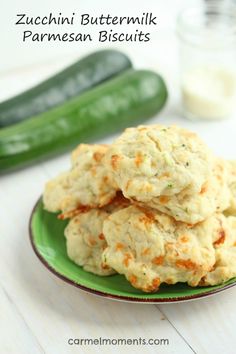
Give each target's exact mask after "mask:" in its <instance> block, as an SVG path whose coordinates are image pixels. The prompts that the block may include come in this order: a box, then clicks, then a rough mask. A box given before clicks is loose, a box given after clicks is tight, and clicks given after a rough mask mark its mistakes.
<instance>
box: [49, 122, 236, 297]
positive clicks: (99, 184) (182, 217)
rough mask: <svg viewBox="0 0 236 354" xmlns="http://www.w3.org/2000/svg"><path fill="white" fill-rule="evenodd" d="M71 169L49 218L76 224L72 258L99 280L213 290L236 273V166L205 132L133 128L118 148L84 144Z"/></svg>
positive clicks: (68, 233)
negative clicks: (123, 279) (220, 153)
mask: <svg viewBox="0 0 236 354" xmlns="http://www.w3.org/2000/svg"><path fill="white" fill-rule="evenodd" d="M71 162H72V167H71V169H70V170H69V171H67V172H64V173H62V174H61V175H59V176H58V177H56V178H54V179H53V180H51V181H49V182H48V183H47V184H46V187H45V191H44V195H43V202H44V207H45V209H46V210H48V211H49V212H60V213H61V214H60V215H59V216H58V218H59V219H65V218H68V219H69V220H68V224H67V226H66V228H65V233H64V234H65V238H66V246H67V254H68V257H69V258H70V259H71V260H72V261H73V262H75V263H76V264H77V265H78V266H81V267H83V269H84V270H85V271H88V272H91V273H94V274H96V275H98V276H114V277H115V276H116V273H119V274H122V275H124V276H125V277H126V279H127V280H128V282H130V283H131V284H132V286H133V287H135V288H137V289H139V290H141V291H144V292H155V291H158V289H159V287H160V286H161V284H163V283H166V284H170V285H173V284H176V283H177V282H184V283H187V284H188V285H189V286H193V287H195V286H211V285H212V286H213V285H217V284H221V283H224V282H226V281H228V280H230V279H231V278H233V277H236V162H234V161H226V160H223V159H220V158H218V157H216V156H214V154H213V153H212V152H211V151H210V150H209V149H208V147H207V146H206V145H205V143H203V142H202V141H201V140H200V138H198V137H197V135H196V134H194V133H192V132H189V131H187V130H185V129H183V128H180V127H175V126H171V127H165V126H163V125H150V126H139V127H137V128H128V129H126V130H125V131H124V133H123V134H122V135H121V136H120V137H119V138H118V139H117V140H116V141H115V142H114V143H113V144H111V145H85V144H81V145H79V146H78V147H77V148H76V149H75V150H74V151H73V152H72V159H71Z"/></svg>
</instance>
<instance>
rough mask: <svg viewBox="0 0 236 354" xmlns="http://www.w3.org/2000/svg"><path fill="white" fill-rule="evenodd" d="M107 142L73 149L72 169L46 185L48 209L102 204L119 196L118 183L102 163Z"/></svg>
mask: <svg viewBox="0 0 236 354" xmlns="http://www.w3.org/2000/svg"><path fill="white" fill-rule="evenodd" d="M107 149H108V147H107V146H105V145H86V144H81V145H79V146H78V148H77V149H75V150H74V151H73V152H72V168H71V170H70V171H68V172H64V173H62V174H61V175H60V176H58V177H56V178H54V179H53V180H51V181H49V182H48V183H47V184H46V187H45V191H44V195H43V201H44V207H45V209H46V210H48V211H51V212H56V211H62V212H63V213H65V214H66V213H67V214H68V215H70V212H72V211H73V210H75V209H76V208H78V207H80V206H86V207H102V206H104V205H106V204H108V203H109V202H110V201H111V200H112V199H113V198H114V197H115V195H116V191H117V189H118V188H117V186H116V184H115V182H114V180H113V178H112V176H111V174H110V173H109V171H108V170H107V169H106V167H105V166H104V164H103V158H104V154H105V153H106V151H107Z"/></svg>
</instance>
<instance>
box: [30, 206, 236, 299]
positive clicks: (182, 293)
mask: <svg viewBox="0 0 236 354" xmlns="http://www.w3.org/2000/svg"><path fill="white" fill-rule="evenodd" d="M66 224H67V222H66V221H61V220H58V219H57V217H56V215H55V214H52V213H48V212H47V211H45V210H44V209H43V204H42V200H41V199H40V200H39V201H38V202H37V203H36V205H35V207H34V209H33V211H32V215H31V218H30V225H29V229H30V240H31V244H32V246H33V249H34V251H35V253H36V255H37V256H38V258H39V259H40V260H41V261H42V263H43V264H44V265H45V266H46V267H47V268H48V270H50V271H51V272H52V273H54V274H55V275H57V276H58V277H59V278H61V279H62V280H64V281H66V282H67V283H70V284H71V285H74V286H76V287H78V288H80V289H82V290H85V291H87V292H90V293H93V294H96V295H100V296H103V297H107V298H111V299H116V300H122V301H130V302H141V303H163V302H164V303H169V302H180V301H187V300H193V299H197V298H202V297H206V296H209V295H213V294H215V293H218V292H220V291H222V290H225V289H227V288H230V287H232V286H234V285H235V284H236V278H234V279H231V280H230V281H228V282H227V283H225V284H223V285H217V286H212V287H197V288H192V287H189V286H187V285H186V284H182V283H178V284H175V285H164V284H163V285H161V287H160V290H159V291H158V292H157V293H153V294H147V293H143V292H141V291H139V290H137V289H135V288H133V287H132V286H131V285H130V284H129V283H128V281H127V280H126V279H125V277H124V276H122V275H118V274H116V275H110V276H108V277H100V276H98V275H94V274H91V273H88V272H86V271H84V270H83V269H82V268H81V267H79V266H77V265H76V264H75V263H73V262H72V261H70V259H69V258H68V256H67V254H66V242H65V237H64V228H65V226H66Z"/></svg>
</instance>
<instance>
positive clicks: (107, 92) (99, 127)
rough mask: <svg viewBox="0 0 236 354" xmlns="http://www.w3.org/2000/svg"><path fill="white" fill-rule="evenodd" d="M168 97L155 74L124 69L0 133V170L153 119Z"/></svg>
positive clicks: (26, 162) (12, 167) (35, 159)
mask: <svg viewBox="0 0 236 354" xmlns="http://www.w3.org/2000/svg"><path fill="white" fill-rule="evenodd" d="M166 99H167V88H166V85H165V83H164V81H163V79H162V78H161V76H159V75H158V74H156V73H154V72H151V71H145V70H140V71H136V70H132V69H131V70H129V71H127V72H125V73H123V74H122V75H120V76H117V77H116V78H114V79H112V80H109V81H107V82H105V83H103V84H102V85H99V86H97V87H95V88H94V89H92V90H91V91H88V92H86V93H84V94H83V95H81V96H80V97H76V98H73V99H71V100H70V101H68V102H66V103H65V104H64V105H62V106H58V107H56V108H54V109H52V110H50V111H48V112H45V113H42V114H41V115H38V116H36V117H33V118H31V119H29V120H26V121H24V122H21V123H19V124H15V125H13V126H12V127H8V128H4V129H2V130H1V131H0V172H4V171H8V170H10V169H14V168H16V167H18V166H22V165H26V164H28V163H29V162H35V161H38V160H40V159H42V158H45V157H49V156H51V155H55V154H58V153H60V152H63V151H65V150H67V149H68V148H70V147H72V146H75V145H77V144H79V143H81V142H89V141H91V140H92V139H97V138H101V137H102V136H104V135H107V134H110V133H114V132H116V131H119V130H120V129H123V128H125V127H127V126H133V125H135V124H137V123H140V122H141V121H143V120H145V119H147V118H149V117H151V116H153V115H155V114H156V113H158V112H159V111H160V110H161V108H162V107H163V106H164V104H165V102H166Z"/></svg>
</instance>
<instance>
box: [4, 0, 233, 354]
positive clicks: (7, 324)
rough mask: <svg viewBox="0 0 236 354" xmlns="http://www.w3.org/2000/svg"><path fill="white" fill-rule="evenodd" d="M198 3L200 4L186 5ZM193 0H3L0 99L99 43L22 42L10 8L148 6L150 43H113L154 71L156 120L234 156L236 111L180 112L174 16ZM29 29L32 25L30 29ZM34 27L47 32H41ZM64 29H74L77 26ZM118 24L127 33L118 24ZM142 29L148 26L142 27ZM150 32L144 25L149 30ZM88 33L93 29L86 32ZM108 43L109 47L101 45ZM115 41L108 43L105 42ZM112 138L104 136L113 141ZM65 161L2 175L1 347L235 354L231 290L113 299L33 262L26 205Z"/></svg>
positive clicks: (134, 10)
mask: <svg viewBox="0 0 236 354" xmlns="http://www.w3.org/2000/svg"><path fill="white" fill-rule="evenodd" d="M191 2H193V3H197V2H198V1H197V0H196V1H191ZM188 3H190V1H184V0H183V1H182V0H176V1H174V0H165V1H160V0H146V1H137V0H120V1H116V2H115V1H111V0H110V1H108V0H100V1H95V0H93V1H92V0H86V1H85V0H83V1H75V0H67V1H62V0H57V1H56V0H51V1H40V2H39V1H32V0H31V1H30V0H22V1H12V0H10V1H8V2H7V3H4V7H3V2H2V3H1V11H0V24H1V31H0V43H1V47H0V48H1V49H0V63H1V65H0V99H4V98H7V97H9V96H11V95H13V94H15V93H16V92H19V91H20V90H22V89H24V88H26V87H29V86H31V85H33V84H34V83H36V82H37V81H40V80H41V79H42V78H44V77H46V76H48V75H50V74H51V73H53V72H55V71H56V70H58V69H60V68H62V67H63V66H65V65H66V64H68V63H70V62H72V61H73V60H74V59H75V58H77V57H79V56H81V55H82V54H84V53H87V52H89V51H92V50H93V49H96V48H101V47H102V45H101V44H100V45H99V44H98V43H97V42H90V43H88V44H86V43H84V44H83V43H79V42H78V43H63V44H62V45H59V44H52V43H51V44H46V43H37V42H36V43H30V42H29V43H22V40H21V38H22V29H21V28H20V27H19V26H15V25H14V22H15V20H16V14H17V13H28V14H30V15H45V14H48V13H49V12H54V13H58V12H63V13H64V14H68V15H69V14H71V13H72V12H73V11H76V12H79V13H83V12H85V13H86V12H88V13H90V14H92V15H99V14H101V13H104V14H106V13H110V14H112V15H122V16H125V15H140V14H141V13H142V12H147V11H149V12H153V13H154V14H155V15H156V16H157V18H158V26H156V27H152V29H151V30H152V40H151V42H149V43H132V44H130V43H129V44H121V45H119V46H117V45H116V46H114V45H113V47H116V48H120V49H122V50H123V51H125V52H127V53H128V54H129V55H130V57H131V59H132V61H133V62H134V64H135V66H136V67H137V68H141V67H143V68H151V69H154V70H157V71H159V72H160V73H161V74H162V75H163V76H164V77H165V79H166V81H167V84H168V88H169V92H170V98H169V102H168V105H167V107H166V108H165V110H164V111H163V112H162V113H161V114H160V115H159V116H158V117H155V118H154V119H153V120H152V121H153V122H162V123H166V124H169V123H177V124H180V125H182V126H186V127H188V128H191V129H192V130H195V131H197V132H198V133H199V134H200V135H201V136H202V137H203V138H204V139H205V140H206V141H207V142H208V144H209V145H210V147H211V148H213V149H214V151H215V152H216V153H217V154H218V155H221V156H223V157H225V158H235V156H236V151H235V150H236V149H235V148H236V142H235V136H236V134H235V133H236V117H231V118H230V119H228V120H225V121H222V122H210V123H209V122H200V121H198V122H190V121H187V120H185V119H184V118H183V117H182V112H181V105H180V101H179V86H178V51H177V39H176V35H175V21H176V15H177V13H178V12H179V11H180V9H181V8H182V7H184V6H185V5H186V4H188ZM36 30H39V27H37V29H36ZM40 30H43V31H46V30H45V29H44V28H41V29H40ZM69 30H70V31H75V32H80V28H77V27H76V26H75V27H74V28H73V30H72V29H71V28H69ZM124 30H130V29H127V28H125V27H124V28H123V31H124ZM143 30H145V28H143ZM146 30H148V28H146ZM87 31H89V32H92V31H94V29H93V28H90V29H89V30H88V29H87ZM107 46H108V44H106V47H107ZM111 46H112V45H111ZM113 138H114V137H108V138H107V139H105V140H104V141H106V142H110V141H112V139H113ZM68 166H69V154H64V155H63V156H61V157H58V158H55V159H53V160H50V161H47V162H45V163H41V164H37V165H36V166H33V167H29V168H27V169H25V170H21V171H18V172H15V173H11V174H8V175H5V176H2V177H0V201H1V204H0V231H1V237H0V242H1V247H0V328H1V330H0V353H4V354H5V353H13V354H25V353H32V354H35V353H48V354H62V353H63V354H64V353H94V351H95V350H96V351H97V352H100V353H110V352H111V350H112V351H114V352H116V353H132V352H135V351H137V350H140V351H142V353H177V354H185V353H193V352H196V353H200V354H202V353H207V354H211V353H214V354H218V353H227V354H233V353H234V352H235V350H234V349H233V348H234V344H235V343H236V339H235V334H234V332H235V330H234V328H235V326H236V315H235V311H236V304H235V296H236V289H230V290H228V291H226V292H224V293H221V294H218V295H217V296H215V297H211V298H207V299H205V300H204V299H203V300H199V301H195V302H190V303H182V304H172V305H160V306H154V305H135V304H126V303H118V302H112V301H109V300H104V299H101V298H97V297H94V296H92V295H88V294H86V293H83V292H81V291H79V290H77V289H75V288H73V287H71V286H69V285H67V284H64V283H63V282H62V281H60V280H58V279H56V278H55V277H54V276H53V275H51V274H49V273H48V271H47V270H46V269H44V267H43V266H42V265H41V264H40V263H39V261H38V260H37V259H36V257H35V255H34V254H33V251H32V249H31V247H30V243H29V239H28V220H29V215H30V212H31V209H32V207H33V205H34V203H35V201H36V199H37V198H38V197H39V195H40V194H41V193H42V190H43V187H44V184H45V182H46V181H47V180H48V179H49V178H51V177H52V176H55V175H56V174H57V173H59V172H61V171H63V170H64V169H66V168H67V167H68ZM100 336H103V337H111V338H113V337H115V338H118V337H127V338H128V337H130V338H134V337H140V336H142V337H146V338H149V337H153V338H156V337H157V338H162V337H163V338H169V340H170V345H169V346H168V347H164V346H162V347H158V348H154V347H139V348H135V347H126V348H120V347H112V348H110V347H96V349H94V347H80V348H78V347H77V348H76V347H70V346H69V345H68V344H67V340H68V339H69V338H76V337H77V338H82V337H93V338H95V337H100Z"/></svg>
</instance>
